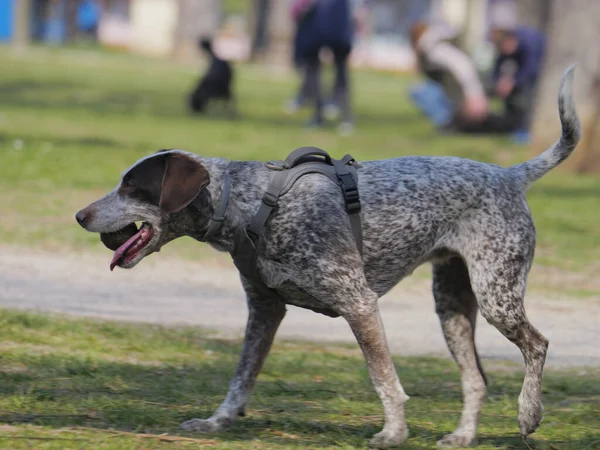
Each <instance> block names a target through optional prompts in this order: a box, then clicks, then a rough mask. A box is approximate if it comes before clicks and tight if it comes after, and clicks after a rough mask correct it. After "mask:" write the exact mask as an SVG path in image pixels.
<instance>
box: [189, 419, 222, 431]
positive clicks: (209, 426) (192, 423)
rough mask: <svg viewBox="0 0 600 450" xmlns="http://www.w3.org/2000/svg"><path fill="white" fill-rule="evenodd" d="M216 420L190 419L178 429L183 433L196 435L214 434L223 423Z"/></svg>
mask: <svg viewBox="0 0 600 450" xmlns="http://www.w3.org/2000/svg"><path fill="white" fill-rule="evenodd" d="M221 422H222V421H218V420H216V419H212V418H211V419H191V420H188V421H186V422H183V423H182V424H181V425H179V428H181V429H182V430H185V431H194V432H197V433H214V432H215V431H219V430H220V429H221V428H223V426H224V425H225V424H224V423H221Z"/></svg>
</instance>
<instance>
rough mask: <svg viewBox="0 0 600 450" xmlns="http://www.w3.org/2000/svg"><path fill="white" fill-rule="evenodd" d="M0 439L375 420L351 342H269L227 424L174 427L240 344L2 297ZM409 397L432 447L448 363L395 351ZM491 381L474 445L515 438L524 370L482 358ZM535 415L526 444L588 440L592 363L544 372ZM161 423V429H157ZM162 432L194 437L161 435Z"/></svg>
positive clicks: (234, 443)
mask: <svg viewBox="0 0 600 450" xmlns="http://www.w3.org/2000/svg"><path fill="white" fill-rule="evenodd" d="M0 342H1V344H0V345H1V347H2V351H1V352H0V422H2V423H4V425H0V448H10V449H25V448H27V449H29V448H36V449H80V448H94V449H115V450H117V449H118V450H122V449H146V448H153V449H155V448H180V447H190V448H196V447H198V446H200V444H204V445H206V446H210V447H211V448H215V449H254V448H257V449H258V448H260V449H307V448H342V449H344V448H345V449H352V448H364V446H365V443H366V440H367V439H368V438H369V437H370V436H371V435H372V434H373V433H375V432H377V431H379V428H380V427H381V426H382V409H381V405H380V403H379V400H378V399H377V397H376V395H375V393H374V391H373V388H372V387H371V384H370V381H369V378H368V374H367V370H366V366H365V364H364V362H363V360H362V357H361V356H360V353H359V352H358V350H357V349H356V348H355V347H354V346H352V347H349V346H333V345H332V346H327V347H325V346H320V345H316V344H304V343H299V342H278V343H276V345H275V346H274V348H273V351H272V352H271V355H270V357H269V359H268V360H267V363H266V365H265V367H264V370H263V371H262V373H261V375H260V377H259V380H258V382H257V385H256V388H255V391H254V394H253V396H252V399H251V401H250V404H249V408H248V416H247V417H245V418H241V419H239V420H238V421H236V422H235V423H234V425H233V426H232V427H231V429H230V430H228V431H226V432H219V433H216V434H214V435H198V434H191V433H185V432H182V431H180V430H178V428H177V427H178V424H179V423H180V422H182V421H184V420H187V419H190V418H193V417H208V416H209V415H210V414H211V412H212V411H213V410H214V409H215V408H216V407H217V406H218V404H219V402H220V401H221V400H222V399H223V396H224V394H225V392H226V390H227V385H228V381H229V377H230V376H231V374H232V373H233V370H234V367H235V363H236V360H237V356H238V353H239V351H240V343H239V342H237V341H224V340H215V339H211V338H210V337H209V335H208V334H207V332H206V331H202V330H198V329H196V328H177V329H175V328H164V327H158V326H152V325H135V324H125V323H115V322H99V321H92V320H81V319H77V320H74V319H66V318H63V317H61V316H49V315H47V314H44V315H38V314H34V313H25V312H16V311H10V310H0ZM395 362H396V367H397V369H398V372H399V374H400V377H401V379H402V382H403V385H404V387H405V389H406V391H407V393H408V394H409V395H410V396H411V400H410V401H409V402H408V403H407V420H408V424H409V427H410V430H411V434H410V438H409V441H408V442H407V444H406V446H405V447H404V448H407V449H428V448H434V445H435V441H436V439H439V438H440V437H441V436H442V435H443V434H444V433H447V432H450V431H451V430H452V429H453V428H454V427H455V426H456V424H457V422H458V418H459V416H460V410H461V391H460V380H459V375H458V371H457V369H456V367H455V365H454V363H453V362H451V361H448V360H438V359H433V358H395ZM484 366H486V368H487V371H488V376H489V378H490V380H491V384H490V388H489V398H488V400H487V402H486V404H485V406H484V409H483V413H482V417H481V425H480V433H479V444H480V447H479V448H481V449H492V448H499V449H509V448H510V449H512V448H526V447H525V445H524V444H523V443H522V441H521V439H520V438H519V437H518V427H517V423H516V414H517V412H516V408H517V396H518V394H519V390H520V386H521V380H522V370H521V367H520V366H518V365H514V364H509V363H501V362H497V361H495V362H492V361H484ZM543 395H544V402H545V407H546V409H545V420H544V422H543V423H542V426H541V428H540V430H539V431H538V432H537V433H536V434H535V435H533V436H532V438H531V439H530V440H529V445H530V446H531V447H532V448H535V449H549V450H550V449H552V450H556V449H565V450H566V449H569V450H573V449H592V448H598V444H599V440H600V375H599V374H598V371H592V370H591V369H590V370H589V371H586V370H585V369H580V370H579V371H578V372H574V371H569V372H553V371H549V370H548V371H547V372H546V376H545V379H544V392H543ZM163 434H165V435H166V437H165V436H162V437H161V435H163ZM172 437H187V438H193V439H202V440H203V442H200V443H198V442H191V441H177V442H175V443H172V442H171V443H169V442H166V441H165V440H164V439H169V438H172Z"/></svg>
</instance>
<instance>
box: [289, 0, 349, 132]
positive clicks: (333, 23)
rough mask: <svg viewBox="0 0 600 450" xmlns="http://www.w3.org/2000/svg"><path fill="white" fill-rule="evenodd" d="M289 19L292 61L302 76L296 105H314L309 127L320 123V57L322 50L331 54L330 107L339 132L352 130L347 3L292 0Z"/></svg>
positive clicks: (321, 113) (344, 1)
mask: <svg viewBox="0 0 600 450" xmlns="http://www.w3.org/2000/svg"><path fill="white" fill-rule="evenodd" d="M291 10H292V17H293V19H294V21H295V23H296V35H295V38H294V61H295V63H296V65H297V66H299V67H300V68H301V70H302V71H303V73H304V78H303V80H302V84H301V87H300V91H299V94H298V96H297V98H296V101H295V103H296V105H301V104H303V103H306V102H307V101H312V102H313V103H314V108H315V110H314V114H313V117H312V119H311V121H310V123H309V124H310V125H311V126H320V125H323V124H324V107H325V104H324V101H323V98H322V91H321V68H322V67H321V58H320V54H321V51H322V50H323V49H328V50H330V51H331V53H332V57H333V62H334V68H335V69H334V70H335V78H334V86H333V95H332V102H331V103H332V104H333V105H335V107H336V108H339V112H340V115H341V119H342V122H341V124H340V131H341V132H342V133H349V132H351V131H352V129H353V123H352V114H351V105H350V92H349V76H348V58H349V56H350V52H351V51H352V38H353V35H354V28H355V24H354V21H353V16H352V4H351V1H350V0H294V1H293V3H292V8H291Z"/></svg>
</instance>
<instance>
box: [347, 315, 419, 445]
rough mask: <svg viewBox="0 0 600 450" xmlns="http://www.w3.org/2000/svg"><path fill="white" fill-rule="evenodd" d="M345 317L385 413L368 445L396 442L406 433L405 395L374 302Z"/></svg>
mask: <svg viewBox="0 0 600 450" xmlns="http://www.w3.org/2000/svg"><path fill="white" fill-rule="evenodd" d="M346 320H347V321H348V323H349V324H350V328H352V332H353V333H354V336H356V339H357V341H358V343H359V345H360V348H361V350H362V352H363V355H364V357H365V360H366V362H367V367H368V369H369V375H370V377H371V381H372V383H373V386H374V387H375V390H376V391H377V394H378V395H379V398H380V399H381V402H382V403H383V410H384V414H385V425H384V427H383V430H382V431H381V432H379V433H377V434H376V435H375V436H373V439H371V441H370V443H369V445H370V446H372V447H376V448H388V447H391V446H395V445H399V444H401V443H402V442H404V441H405V440H406V438H407V437H408V427H407V426H406V421H405V419H404V403H405V402H406V401H407V400H408V395H406V394H405V393H404V389H403V388H402V385H401V384H400V380H399V379H398V375H397V374H396V369H395V368H394V363H393V361H392V357H391V355H390V351H389V348H388V344H387V340H386V337H385V332H384V330H383V324H382V323H381V317H380V316H379V309H378V308H377V305H376V304H375V305H373V306H372V307H371V308H369V310H368V311H362V312H360V313H357V314H352V315H347V316H346Z"/></svg>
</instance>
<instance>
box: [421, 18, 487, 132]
mask: <svg viewBox="0 0 600 450" xmlns="http://www.w3.org/2000/svg"><path fill="white" fill-rule="evenodd" d="M456 36H457V33H456V31H455V30H454V29H452V28H451V27H449V26H447V25H444V24H435V25H433V24H432V25H429V24H427V23H425V22H422V21H417V22H415V23H414V24H413V25H412V26H411V28H410V40H411V45H412V48H413V50H414V52H415V56H416V58H417V65H418V68H419V71H420V72H421V73H422V74H423V75H424V76H425V77H426V78H427V81H426V82H425V83H423V84H421V85H419V86H417V87H416V88H413V89H412V90H411V93H410V97H411V99H412V100H413V102H414V103H415V104H416V105H417V107H418V108H419V109H420V110H421V111H423V112H424V113H425V114H426V115H427V116H428V117H429V119H430V120H431V121H432V122H433V123H434V124H435V126H436V127H437V128H439V129H442V130H452V129H460V128H462V127H463V126H465V125H468V126H477V125H479V124H480V123H481V122H482V121H483V120H484V119H485V118H486V117H487V116H488V102H487V97H486V95H485V89H484V86H483V83H482V82H481V79H480V77H479V73H478V71H477V68H476V66H475V63H474V62H473V60H472V59H471V57H470V56H469V55H468V54H467V53H465V52H464V51H462V50H461V49H460V48H458V47H457V46H456V45H455V44H454V43H453V40H454V39H455V38H456Z"/></svg>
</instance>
